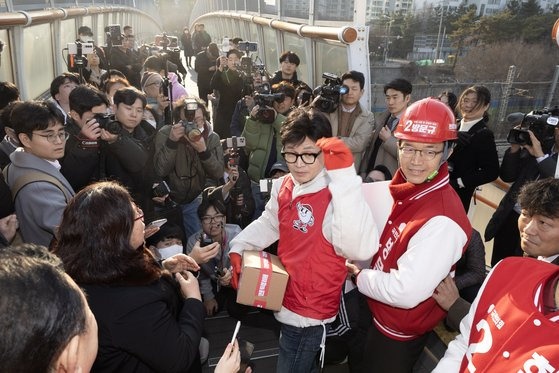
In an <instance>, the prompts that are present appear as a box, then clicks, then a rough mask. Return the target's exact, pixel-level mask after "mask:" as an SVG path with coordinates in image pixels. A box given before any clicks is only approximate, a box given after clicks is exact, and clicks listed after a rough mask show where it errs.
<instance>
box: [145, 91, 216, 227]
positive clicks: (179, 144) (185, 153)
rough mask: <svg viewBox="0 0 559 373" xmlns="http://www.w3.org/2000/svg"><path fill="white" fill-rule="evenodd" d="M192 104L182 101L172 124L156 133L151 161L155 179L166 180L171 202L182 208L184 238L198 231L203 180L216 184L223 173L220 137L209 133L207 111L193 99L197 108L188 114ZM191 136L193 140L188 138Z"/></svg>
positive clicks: (176, 109) (174, 114)
mask: <svg viewBox="0 0 559 373" xmlns="http://www.w3.org/2000/svg"><path fill="white" fill-rule="evenodd" d="M192 100H193V99H185V100H183V101H182V102H180V103H179V104H178V105H176V106H175V108H174V110H173V118H174V121H175V124H174V125H172V126H170V125H166V126H164V127H162V128H161V130H160V131H159V132H158V133H157V136H156V137H155V157H154V165H155V170H156V172H157V174H158V176H160V177H162V178H165V180H166V181H167V183H168V184H169V187H170V188H171V198H172V199H173V201H175V202H176V203H178V204H180V205H181V208H182V213H183V218H184V219H183V222H184V228H185V233H186V235H187V236H189V235H191V234H193V233H194V232H196V231H198V230H199V229H200V223H199V221H198V217H197V215H196V211H197V209H198V206H199V204H200V202H199V200H198V196H199V195H200V193H201V192H202V190H203V189H204V187H205V183H206V178H211V179H215V180H219V179H220V178H221V177H223V169H224V168H223V150H222V148H221V143H220V141H219V136H218V135H217V134H216V133H215V132H213V131H211V125H210V123H209V122H208V120H209V114H208V110H207V109H206V106H205V105H204V102H203V101H201V100H200V99H195V104H196V105H195V107H196V108H195V109H194V110H189V111H188V112H187V103H188V102H192ZM187 115H188V116H189V118H190V120H187ZM185 124H186V125H187V126H189V131H186V128H185ZM193 126H195V127H196V128H197V129H198V132H197V133H196V130H195V129H196V128H193ZM190 133H192V134H193V135H194V136H191V137H189V134H190Z"/></svg>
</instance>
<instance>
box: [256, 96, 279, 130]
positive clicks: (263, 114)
mask: <svg viewBox="0 0 559 373" xmlns="http://www.w3.org/2000/svg"><path fill="white" fill-rule="evenodd" d="M284 99H285V95H284V94H283V93H257V94H255V95H254V104H255V105H258V111H257V112H256V116H255V119H256V120H258V121H259V122H262V123H266V124H271V123H274V120H276V111H275V110H274V109H271V108H270V107H269V106H272V105H273V104H274V102H283V100H284Z"/></svg>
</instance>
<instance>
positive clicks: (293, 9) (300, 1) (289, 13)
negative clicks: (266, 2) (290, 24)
mask: <svg viewBox="0 0 559 373" xmlns="http://www.w3.org/2000/svg"><path fill="white" fill-rule="evenodd" d="M309 6H310V0H284V1H283V2H282V3H281V15H282V16H285V17H293V18H302V19H308V18H309Z"/></svg>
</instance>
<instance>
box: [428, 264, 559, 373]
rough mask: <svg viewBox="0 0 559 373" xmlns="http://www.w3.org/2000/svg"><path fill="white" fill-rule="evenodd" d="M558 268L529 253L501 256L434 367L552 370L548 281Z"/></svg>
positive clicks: (556, 358)
mask: <svg viewBox="0 0 559 373" xmlns="http://www.w3.org/2000/svg"><path fill="white" fill-rule="evenodd" d="M558 276H559V267H558V266H556V265H554V264H549V263H546V262H543V261H539V260H536V259H532V258H506V259H503V260H502V261H500V262H499V263H498V264H497V265H496V266H495V267H494V268H493V270H492V271H491V272H490V274H489V275H488V276H487V278H486V280H485V282H484V284H483V286H482V288H481V289H480V291H479V293H478V296H477V298H476V299H475V301H474V303H472V306H471V308H470V312H469V313H468V315H467V316H466V317H464V319H463V320H462V322H461V323H460V332H461V334H460V335H459V336H458V337H456V339H455V340H454V341H452V342H451V343H450V345H449V346H448V350H447V351H446V353H445V356H444V357H443V359H442V360H441V361H440V362H439V364H438V365H437V367H436V369H435V370H434V372H439V373H443V372H444V373H448V372H474V371H475V372H515V373H516V372H522V373H524V372H557V371H559V323H558V321H559V312H557V311H555V312H550V313H547V312H544V308H543V304H544V296H547V297H548V298H550V299H545V304H549V303H551V304H554V299H553V297H554V295H555V289H551V288H550V286H549V285H554V283H553V281H554V280H556V279H557V277H558Z"/></svg>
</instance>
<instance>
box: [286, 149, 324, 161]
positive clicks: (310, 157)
mask: <svg viewBox="0 0 559 373" xmlns="http://www.w3.org/2000/svg"><path fill="white" fill-rule="evenodd" d="M320 153H322V150H320V151H319V152H318V153H303V154H297V153H291V152H284V151H283V150H282V152H281V155H282V156H283V159H285V161H286V162H287V163H296V162H297V159H298V158H301V160H302V161H303V163H304V164H313V163H314V162H316V157H318V156H319V155H320Z"/></svg>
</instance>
